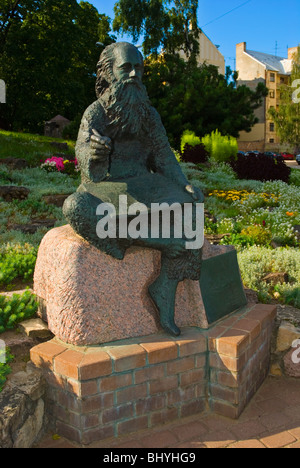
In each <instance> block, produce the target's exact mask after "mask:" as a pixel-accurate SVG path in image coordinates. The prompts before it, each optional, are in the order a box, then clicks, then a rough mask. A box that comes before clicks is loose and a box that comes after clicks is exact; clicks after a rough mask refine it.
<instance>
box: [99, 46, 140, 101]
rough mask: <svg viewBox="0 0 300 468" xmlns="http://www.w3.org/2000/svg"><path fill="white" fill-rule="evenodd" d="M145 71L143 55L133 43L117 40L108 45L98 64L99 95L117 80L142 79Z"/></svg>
mask: <svg viewBox="0 0 300 468" xmlns="http://www.w3.org/2000/svg"><path fill="white" fill-rule="evenodd" d="M143 72H144V62H143V56H142V54H141V53H140V51H139V50H138V49H137V47H135V46H134V45H133V44H129V43H128V42H116V43H113V44H111V45H109V46H107V47H106V48H105V49H104V51H103V52H102V54H101V56H100V59H99V62H98V64H97V81H96V94H97V97H99V96H101V95H102V94H103V93H104V92H105V91H106V89H107V88H109V87H110V86H111V85H112V84H113V83H115V82H118V81H124V80H126V81H127V80H132V81H133V82H134V81H141V80H142V76H143Z"/></svg>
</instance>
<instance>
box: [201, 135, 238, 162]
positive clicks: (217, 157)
mask: <svg viewBox="0 0 300 468" xmlns="http://www.w3.org/2000/svg"><path fill="white" fill-rule="evenodd" d="M201 142H202V143H203V144H204V146H205V149H206V150H207V151H208V153H209V154H210V157H211V159H212V160H214V161H216V162H226V161H229V160H230V159H231V158H233V159H235V158H236V155H237V152H238V144H237V140H236V138H233V137H231V136H223V135H221V133H220V132H219V131H218V130H216V131H215V132H212V133H211V134H210V135H205V136H204V137H203V138H202V140H201Z"/></svg>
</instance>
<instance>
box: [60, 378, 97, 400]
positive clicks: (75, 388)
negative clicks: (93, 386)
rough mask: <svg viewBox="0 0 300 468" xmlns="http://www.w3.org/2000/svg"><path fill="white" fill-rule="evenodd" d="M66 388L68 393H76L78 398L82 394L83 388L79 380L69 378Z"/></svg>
mask: <svg viewBox="0 0 300 468" xmlns="http://www.w3.org/2000/svg"><path fill="white" fill-rule="evenodd" d="M65 388H66V390H67V391H68V392H70V393H74V394H75V395H77V396H80V394H81V386H80V383H79V382H78V380H74V379H70V378H68V379H67V381H66V385H65ZM96 393H97V392H96Z"/></svg>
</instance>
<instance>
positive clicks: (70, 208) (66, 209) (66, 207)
mask: <svg viewBox="0 0 300 468" xmlns="http://www.w3.org/2000/svg"><path fill="white" fill-rule="evenodd" d="M76 205H77V203H76V193H73V194H72V195H70V196H69V197H68V198H67V199H66V200H65V202H64V204H63V207H62V211H63V214H64V216H65V218H66V219H67V220H70V219H72V218H73V216H74V213H75V210H76Z"/></svg>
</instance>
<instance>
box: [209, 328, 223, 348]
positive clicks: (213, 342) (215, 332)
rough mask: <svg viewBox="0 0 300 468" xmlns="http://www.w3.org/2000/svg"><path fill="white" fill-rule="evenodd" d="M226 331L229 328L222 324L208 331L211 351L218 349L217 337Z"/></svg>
mask: <svg viewBox="0 0 300 468" xmlns="http://www.w3.org/2000/svg"><path fill="white" fill-rule="evenodd" d="M226 331H227V328H226V327H222V326H221V325H217V326H215V327H213V328H211V329H210V330H209V332H208V348H209V351H216V349H217V348H216V346H217V338H219V337H221V336H222V335H223V333H225V332H226Z"/></svg>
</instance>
